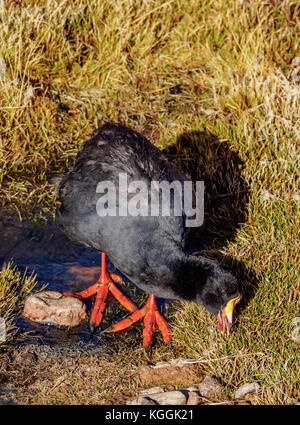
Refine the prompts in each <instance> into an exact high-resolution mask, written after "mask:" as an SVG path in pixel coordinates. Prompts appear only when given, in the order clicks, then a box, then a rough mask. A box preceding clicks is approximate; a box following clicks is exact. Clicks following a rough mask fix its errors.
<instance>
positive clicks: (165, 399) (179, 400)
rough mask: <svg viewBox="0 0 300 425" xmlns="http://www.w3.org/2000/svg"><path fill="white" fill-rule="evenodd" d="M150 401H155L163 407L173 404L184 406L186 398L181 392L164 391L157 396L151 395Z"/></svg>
mask: <svg viewBox="0 0 300 425" xmlns="http://www.w3.org/2000/svg"><path fill="white" fill-rule="evenodd" d="M151 399H152V400H155V401H156V402H157V403H158V404H160V405H162V406H165V405H169V404H174V405H177V406H182V405H184V404H186V396H185V394H184V393H183V392H181V391H166V392H164V393H159V394H151Z"/></svg>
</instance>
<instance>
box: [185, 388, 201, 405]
mask: <svg viewBox="0 0 300 425" xmlns="http://www.w3.org/2000/svg"><path fill="white" fill-rule="evenodd" d="M202 402H203V399H202V398H201V397H200V395H199V393H198V392H196V391H189V392H188V400H187V403H186V404H187V405H188V406H192V405H196V404H201V403H202Z"/></svg>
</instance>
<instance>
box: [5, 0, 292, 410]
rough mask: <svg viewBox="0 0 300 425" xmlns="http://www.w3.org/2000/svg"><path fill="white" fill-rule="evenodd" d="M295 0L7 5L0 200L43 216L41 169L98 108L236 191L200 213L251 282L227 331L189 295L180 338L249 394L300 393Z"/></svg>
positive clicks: (47, 210) (57, 159)
mask: <svg viewBox="0 0 300 425" xmlns="http://www.w3.org/2000/svg"><path fill="white" fill-rule="evenodd" d="M299 12H300V8H299V4H298V2H296V1H293V0H282V1H269V2H261V1H258V0H253V1H251V2H250V1H240V0H231V1H229V0H215V1H212V0H205V1H196V0H191V1H189V2H186V1H183V0H173V1H162V0H156V1H148V0H147V1H146V0H145V1H142V0H140V1H127V0H126V1H125V0H124V1H122V0H121V1H118V2H113V1H109V0H103V1H96V0H92V1H90V2H87V1H86V0H78V1H73V2H71V1H64V2H57V1H54V2H49V1H46V0H45V1H44V0H43V1H35V2H30V1H26V0H25V1H22V2H18V1H10V2H8V1H4V7H2V6H1V11H0V17H1V20H0V29H1V31H0V41H1V43H0V59H1V58H2V62H0V63H2V65H1V67H2V68H1V69H2V73H3V61H4V62H5V64H6V69H5V81H2V82H1V81H0V117H1V118H0V119H1V127H0V182H1V194H0V204H1V208H2V209H14V210H16V211H18V214H19V215H20V216H25V215H27V216H28V215H29V216H36V215H39V214H44V215H52V214H53V213H54V210H55V196H54V195H53V187H52V186H51V185H50V184H49V183H47V177H48V176H51V175H52V174H54V173H56V172H58V171H60V170H64V169H65V167H66V166H68V165H70V164H72V162H73V160H74V158H75V156H76V154H77V151H78V149H79V148H80V146H81V145H82V143H84V141H85V140H87V138H88V137H89V135H90V134H91V132H92V131H93V129H94V128H95V127H97V126H99V125H101V124H102V123H103V122H105V121H116V122H121V123H124V124H126V125H128V126H131V127H132V128H134V129H136V130H137V131H140V132H142V133H143V134H145V135H146V136H147V137H148V138H150V140H151V141H152V142H153V143H154V144H155V145H156V146H157V147H159V148H160V149H162V150H164V151H165V152H166V154H167V155H168V156H169V157H170V159H172V160H173V161H174V162H175V163H176V164H177V165H178V166H179V167H181V168H182V169H184V170H187V171H189V172H190V173H191V174H192V175H193V176H194V177H199V176H200V177H201V176H202V177H203V176H204V177H207V178H208V180H209V182H210V187H211V188H212V189H214V188H218V187H219V186H218V184H219V183H218V179H221V180H222V182H221V186H222V187H225V188H227V189H229V190H231V191H233V192H234V193H236V192H238V190H239V188H242V189H243V190H245V192H243V193H244V195H239V194H238V195H235V197H234V200H233V201H234V202H233V203H232V202H231V201H230V202H231V203H230V202H229V201H228V202H227V203H226V202H225V207H224V208H223V209H222V205H221V206H219V207H218V208H219V209H218V218H216V221H214V218H213V219H212V220H211V222H209V226H208V225H207V226H208V227H209V228H210V225H211V226H212V229H219V230H220V229H221V228H222V227H223V228H222V235H221V236H222V237H221V236H220V233H218V234H217V235H216V239H218V237H219V238H220V239H222V240H223V242H224V240H225V239H226V237H227V236H228V238H227V241H228V242H227V243H226V244H225V245H224V243H223V244H222V243H221V242H222V241H219V242H217V243H215V246H212V244H208V245H207V249H208V250H209V249H210V248H211V247H215V248H222V252H223V254H224V255H227V256H229V257H233V258H234V259H235V260H236V262H237V264H240V263H242V264H243V268H244V269H245V270H249V271H251V273H250V272H249V274H248V275H247V273H246V274H245V276H246V277H245V280H246V281H247V280H248V281H247V282H246V283H249V284H254V282H255V285H256V286H257V290H256V291H255V293H254V294H253V297H252V298H251V299H249V301H248V304H247V305H246V306H245V308H244V309H242V310H241V311H240V315H239V319H238V323H237V326H236V328H235V333H234V334H233V335H232V337H231V338H230V339H226V338H224V337H223V336H222V335H220V334H219V333H218V332H217V327H216V324H215V320H214V318H212V317H211V316H209V315H208V314H207V313H206V312H205V311H204V310H203V309H202V308H201V307H198V306H196V305H190V304H183V307H182V308H180V309H179V310H178V311H177V313H176V315H175V317H174V320H173V329H174V344H175V348H176V350H175V351H174V353H175V352H178V350H179V352H180V353H181V354H184V355H187V356H193V357H197V358H201V359H203V360H204V361H205V363H203V364H204V366H205V367H206V368H207V369H208V370H209V371H210V372H211V373H213V374H215V375H216V376H219V377H220V378H221V379H222V380H223V382H224V383H225V384H226V385H227V386H228V392H229V393H230V392H231V391H234V389H235V388H236V386H238V385H239V384H242V383H244V382H247V381H252V380H255V381H257V382H259V383H260V384H261V388H262V389H261V391H260V392H259V393H258V394H257V395H256V396H254V402H256V403H272V404H282V403H287V404H289V403H296V402H297V400H299V397H298V396H297V393H296V382H297V379H299V358H298V357H297V351H296V350H297V342H296V341H294V340H293V339H292V338H291V332H292V330H293V329H292V323H291V322H292V320H293V318H294V317H296V316H297V315H299V280H298V274H299V273H298V269H297V264H298V258H297V257H298V252H299V211H298V206H299V180H298V177H299V150H298V146H297V143H298V142H299V135H300V130H299V116H300V106H299V94H300V86H299V82H298V81H297V78H296V79H295V78H293V76H295V75H296V76H297V73H296V74H295V71H297V70H296V65H293V63H292V61H293V59H294V58H296V57H298V56H299V55H300V54H299V37H297V34H299V22H300V21H299ZM293 71H294V73H293ZM176 86H180V89H177V90H176V89H173V90H171V89H172V87H176ZM195 132H198V133H195ZM183 134H185V135H186V140H187V141H188V144H187V146H186V147H185V146H183V144H182V146H181V145H180V143H181V142H182V135H183ZM195 134H196V135H197V134H198V136H197V137H196V136H195ZM200 135H202V136H200ZM211 139H214V140H216V139H218V140H221V141H222V142H221V145H222V147H221V148H220V151H221V153H222V155H223V156H221V158H223V159H224V160H225V159H226V160H230V161H229V162H228V163H229V165H228V167H227V168H226V167H225V168H224V165H223V168H222V164H221V165H220V160H219V161H218V159H217V154H218V151H216V150H214V151H212V152H210V151H209V150H208V151H207V150H206V149H203V146H204V145H203V143H204V144H205V143H208V141H209V140H211ZM180 141H181V142H180ZM222 149H223V150H222ZM209 153H210V154H211V155H212V156H211V157H210V159H209V161H208V159H207V156H209V155H208V154H209ZM237 157H238V158H239V159H240V160H241V161H242V163H243V164H242V165H241V166H240V167H237V166H236V165H234V164H233V162H234V161H236V158H237ZM230 164H231V165H230ZM220 167H221V168H220ZM226 170H227V171H226ZM224 171H226V173H225V174H224ZM207 201H208V202H209V203H210V205H212V206H213V205H214V199H213V198H212V197H211V198H209V197H208V199H207ZM230 205H231V208H232V209H233V210H234V211H238V212H239V214H232V211H231V210H230ZM239 220H240V221H239ZM237 221H238V222H239V225H237ZM221 224H222V226H221ZM214 226H215V227H214ZM233 227H234V229H235V230H234V231H233ZM229 236H230V237H229ZM1 282H2V281H1ZM2 285H3V283H2ZM210 359H217V360H210Z"/></svg>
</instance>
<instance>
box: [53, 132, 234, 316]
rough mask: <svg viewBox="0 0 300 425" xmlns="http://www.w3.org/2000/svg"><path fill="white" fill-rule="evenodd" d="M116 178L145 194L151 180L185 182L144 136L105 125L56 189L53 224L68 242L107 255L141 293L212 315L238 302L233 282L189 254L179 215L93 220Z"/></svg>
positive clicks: (180, 174)
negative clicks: (138, 184) (122, 176)
mask: <svg viewBox="0 0 300 425" xmlns="http://www.w3.org/2000/svg"><path fill="white" fill-rule="evenodd" d="M119 173H126V174H127V175H128V176H129V181H133V180H139V181H143V182H145V184H146V185H147V186H148V187H149V185H150V182H151V181H152V180H156V181H162V180H167V181H169V182H172V181H174V180H179V181H180V182H183V181H185V180H189V179H188V177H186V176H185V175H183V174H182V173H180V172H179V171H178V170H177V169H176V168H175V167H174V166H173V165H172V164H170V163H169V162H168V161H167V160H166V158H165V157H164V156H163V154H162V153H161V152H160V151H159V150H158V149H157V148H156V147H155V146H153V145H152V144H151V143H150V142H149V141H148V140H147V139H146V138H145V137H143V136H142V135H140V134H139V133H137V132H135V131H133V130H131V129H129V128H127V127H125V126H123V125H120V124H105V125H103V126H102V127H100V128H99V129H97V130H96V131H94V133H93V134H92V137H91V138H90V140H88V141H87V142H86V143H85V144H84V146H83V148H82V149H81V151H80V152H79V153H78V156H77V159H76V162H75V165H74V166H73V167H71V168H70V169H69V171H68V172H67V174H66V175H65V176H63V177H62V178H61V179H60V181H59V183H58V187H57V190H58V194H59V199H60V202H61V206H60V207H59V208H58V209H57V218H56V219H57V223H58V224H59V225H60V226H61V227H62V229H63V231H64V232H65V233H66V234H67V236H68V237H69V238H70V239H72V240H73V241H76V242H79V243H81V244H83V245H85V246H87V247H90V248H93V249H96V250H98V251H102V252H105V253H106V254H107V255H108V256H109V258H110V260H111V261H112V263H113V264H114V265H115V266H116V267H117V268H118V269H119V270H120V271H121V272H122V273H123V274H125V275H126V276H127V277H128V278H129V279H130V280H131V281H132V282H133V283H134V284H135V285H137V286H138V287H139V288H141V289H142V290H144V291H146V292H148V293H149V294H153V295H155V296H158V297H163V298H170V299H185V300H189V301H194V302H196V303H199V304H202V305H203V306H204V307H206V309H207V310H208V311H210V312H211V313H213V314H215V315H217V314H218V313H219V312H220V311H222V309H224V308H225V306H226V305H227V303H228V301H229V300H231V299H233V298H235V297H237V296H238V286H237V281H236V279H235V277H234V276H233V275H232V274H230V273H228V272H227V271H225V270H224V269H223V268H221V267H220V266H218V265H217V264H215V263H213V262H211V261H209V260H207V259H205V258H202V257H199V256H194V255H190V254H189V253H187V251H186V239H187V234H188V231H189V229H188V228H187V227H186V225H185V222H186V217H185V214H184V213H182V215H181V216H179V217H176V216H170V217H163V216H162V215H160V216H158V217H151V216H147V217H142V216H135V217H133V216H126V217H118V216H116V217H110V216H106V217H100V216H99V215H98V214H97V211H96V204H97V201H98V199H99V193H96V189H97V185H98V183H99V182H101V181H104V180H105V181H107V180H108V181H111V182H114V183H117V182H118V176H119ZM128 196H129V198H130V197H131V196H133V195H132V194H128ZM117 198H118V197H117Z"/></svg>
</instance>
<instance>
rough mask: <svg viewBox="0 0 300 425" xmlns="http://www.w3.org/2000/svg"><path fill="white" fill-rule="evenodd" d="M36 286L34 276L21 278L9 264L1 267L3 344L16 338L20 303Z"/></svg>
mask: <svg viewBox="0 0 300 425" xmlns="http://www.w3.org/2000/svg"><path fill="white" fill-rule="evenodd" d="M36 284H37V282H36V279H35V276H33V275H30V276H25V275H23V276H22V275H21V273H20V272H18V270H17V269H16V267H14V266H13V265H12V264H11V263H8V264H7V265H5V266H3V268H2V270H1V271H0V317H1V318H2V319H4V321H5V334H6V338H5V341H2V342H3V343H4V342H10V341H11V340H12V339H13V338H14V337H15V336H16V334H17V332H18V330H17V327H16V325H15V317H16V315H18V314H20V311H21V304H22V301H24V299H25V298H26V296H27V295H28V294H30V293H31V292H32V290H33V289H34V288H35V286H36ZM3 339H4V338H3ZM2 342H1V341H0V344H1V343H2Z"/></svg>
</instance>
